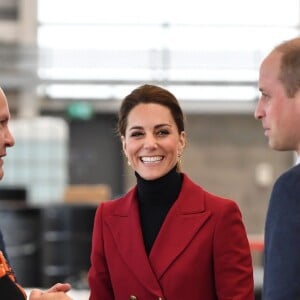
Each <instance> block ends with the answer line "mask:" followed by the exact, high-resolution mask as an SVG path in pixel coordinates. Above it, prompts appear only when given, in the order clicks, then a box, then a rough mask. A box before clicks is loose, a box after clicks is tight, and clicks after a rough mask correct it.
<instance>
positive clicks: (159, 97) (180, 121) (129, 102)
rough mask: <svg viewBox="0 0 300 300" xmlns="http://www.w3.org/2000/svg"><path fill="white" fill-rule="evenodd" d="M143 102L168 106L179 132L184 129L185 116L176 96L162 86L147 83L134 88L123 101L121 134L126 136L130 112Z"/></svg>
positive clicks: (119, 123)
mask: <svg viewBox="0 0 300 300" xmlns="http://www.w3.org/2000/svg"><path fill="white" fill-rule="evenodd" d="M141 103H144V104H148V103H156V104H160V105H163V106H165V107H167V108H168V109H169V110H170V112H171V115H172V117H173V118H174V121H175V123H176V126H177V129H178V132H179V133H180V132H182V131H184V116H183V113H182V110H181V107H180V105H179V102H178V100H177V99H176V97H175V96H174V95H173V94H172V93H170V92H169V91H168V90H166V89H164V88H162V87H159V86H156V85H150V84H145V85H142V86H140V87H138V88H136V89H134V90H133V91H132V92H131V93H130V94H129V95H127V96H126V97H125V98H124V99H123V101H122V103H121V107H120V110H119V120H118V128H117V132H118V134H119V135H120V136H125V132H126V127H127V119H128V115H129V113H130V112H131V110H132V109H133V108H134V107H135V106H137V105H138V104H141Z"/></svg>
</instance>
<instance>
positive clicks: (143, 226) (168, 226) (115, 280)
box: [89, 85, 254, 300]
mask: <svg viewBox="0 0 300 300" xmlns="http://www.w3.org/2000/svg"><path fill="white" fill-rule="evenodd" d="M118 131H119V134H120V136H121V140H122V144H123V150H124V153H125V155H126V157H127V159H128V164H129V165H131V167H132V168H133V170H134V172H135V176H136V178H137V184H136V186H135V187H133V188H132V189H131V190H130V191H129V192H128V193H127V194H126V195H124V196H123V197H121V198H119V199H116V200H113V201H108V202H105V203H102V204H101V205H100V206H99V208H98V210H97V213H96V216H95V223H94V231H93V242H92V253H91V268H90V271H89V285H90V289H91V295H90V300H126V299H129V300H130V299H131V300H133V299H138V300H152V299H153V300H155V299H156V300H158V299H161V300H163V299H166V300H179V299H184V300H186V299H192V300H253V299H254V288H253V270H252V261H251V254H250V248H249V243H248V239H247V235H246V231H245V227H244V225H243V221H242V216H241V213H240V210H239V208H238V206H237V205H236V203H235V202H233V201H232V200H229V199H224V198H221V197H219V196H216V195H213V194H211V193H208V192H207V191H205V190H204V189H203V188H201V187H200V186H199V185H197V184H195V183H194V182H192V181H191V180H190V179H189V177H188V176H187V175H186V174H184V173H181V172H180V170H179V163H180V157H181V155H182V152H183V150H184V147H185V144H186V134H185V131H184V117H183V113H182V110H181V108H180V106H179V104H178V101H177V99H176V98H175V97H174V96H173V95H172V94H171V93H170V92H169V91H167V90H165V89H163V88H161V87H158V86H153V85H143V86H141V87H139V88H137V89H135V90H133V91H132V92H131V93H130V94H129V95H128V96H127V97H126V98H125V99H124V100H123V102H122V105H121V108H120V112H119V122H118Z"/></svg>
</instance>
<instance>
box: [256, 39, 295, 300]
mask: <svg viewBox="0 0 300 300" xmlns="http://www.w3.org/2000/svg"><path fill="white" fill-rule="evenodd" d="M259 90H260V92H261V96H260V98H259V101H258V103H257V106H256V109H255V118H256V119H258V120H260V121H261V122H262V127H263V129H264V134H265V136H266V137H267V139H268V144H269V146H270V148H272V149H274V150H278V151H294V152H296V154H297V162H296V165H295V166H293V167H291V168H290V169H289V170H287V171H286V172H285V173H283V174H282V175H281V176H279V178H278V179H277V180H276V182H275V184H274V187H273V191H272V194H271V197H270V202H269V207H268V212H267V217H266V224H265V252H264V284H263V299H264V300H296V299H300V279H299V277H300V164H299V162H300V38H295V39H292V40H289V41H286V42H284V43H282V44H280V45H278V46H277V47H275V48H274V49H273V50H272V51H271V52H270V54H269V55H268V56H267V57H266V58H265V59H264V60H263V62H262V64H261V67H260V74H259Z"/></svg>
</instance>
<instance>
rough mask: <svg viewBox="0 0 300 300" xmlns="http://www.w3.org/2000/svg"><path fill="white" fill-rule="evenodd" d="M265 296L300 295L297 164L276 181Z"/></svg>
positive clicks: (279, 299) (277, 299)
mask: <svg viewBox="0 0 300 300" xmlns="http://www.w3.org/2000/svg"><path fill="white" fill-rule="evenodd" d="M264 259H265V261H264V287H263V299H264V300H287V299H289V300H292V299H293V300H296V299H300V279H299V276H300V164H299V165H297V166H294V167H293V168H291V169H289V170H288V171H287V172H285V173H283V174H282V175H281V176H280V177H279V178H278V179H277V180H276V182H275V184H274V187H273V191H272V194H271V198H270V203H269V208H268V213H267V218H266V227H265V253H264Z"/></svg>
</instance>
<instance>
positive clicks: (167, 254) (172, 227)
mask: <svg viewBox="0 0 300 300" xmlns="http://www.w3.org/2000/svg"><path fill="white" fill-rule="evenodd" d="M204 198H205V192H204V191H203V190H202V189H201V188H200V187H199V186H196V185H195V184H194V183H192V182H191V181H190V180H189V179H188V178H187V177H186V176H185V177H184V182H183V187H182V190H181V192H180V195H179V198H178V199H177V201H176V202H175V204H174V205H173V207H172V208H171V210H170V211H169V213H168V215H167V217H166V219H165V221H164V223H163V226H162V228H161V230H160V232H159V235H158V236H157V239H156V241H155V243H154V245H153V248H152V251H151V253H150V262H151V265H152V269H153V270H154V272H155V274H156V277H157V278H158V279H160V278H161V277H162V276H163V274H164V272H165V271H166V270H167V269H168V267H169V266H170V265H171V264H172V263H173V262H174V261H175V260H176V259H177V257H178V256H180V254H181V253H182V252H183V251H184V249H185V248H186V247H187V246H188V245H189V243H190V242H191V240H192V239H193V238H194V237H195V235H196V234H197V233H198V231H199V230H200V228H201V227H202V226H203V225H204V224H205V222H206V221H207V220H208V218H209V217H210V215H211V213H210V212H209V211H205V206H204Z"/></svg>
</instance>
